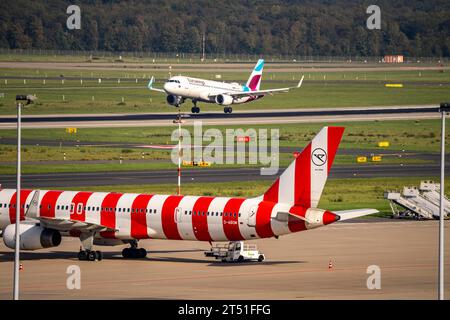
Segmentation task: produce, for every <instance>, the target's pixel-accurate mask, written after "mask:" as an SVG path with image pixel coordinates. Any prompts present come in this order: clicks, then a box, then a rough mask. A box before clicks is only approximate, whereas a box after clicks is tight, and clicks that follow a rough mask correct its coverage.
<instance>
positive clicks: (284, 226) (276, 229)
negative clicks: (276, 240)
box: [270, 203, 291, 236]
mask: <svg viewBox="0 0 450 320" xmlns="http://www.w3.org/2000/svg"><path fill="white" fill-rule="evenodd" d="M290 208H291V207H290V206H289V205H286V204H283V203H277V204H276V205H275V206H274V207H273V208H272V214H271V217H272V218H275V217H276V215H277V213H278V212H289V209H290ZM270 225H271V227H272V231H273V233H274V234H275V235H277V236H279V235H283V234H288V233H291V232H290V230H289V224H288V222H281V221H278V220H275V219H271V220H270Z"/></svg>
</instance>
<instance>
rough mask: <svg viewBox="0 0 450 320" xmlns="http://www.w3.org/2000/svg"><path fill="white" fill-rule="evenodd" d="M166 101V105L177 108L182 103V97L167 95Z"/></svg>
mask: <svg viewBox="0 0 450 320" xmlns="http://www.w3.org/2000/svg"><path fill="white" fill-rule="evenodd" d="M166 100H167V103H168V104H170V105H172V106H179V105H180V104H182V103H183V102H184V100H183V98H182V97H179V96H175V95H173V94H169V95H168V96H167V98H166Z"/></svg>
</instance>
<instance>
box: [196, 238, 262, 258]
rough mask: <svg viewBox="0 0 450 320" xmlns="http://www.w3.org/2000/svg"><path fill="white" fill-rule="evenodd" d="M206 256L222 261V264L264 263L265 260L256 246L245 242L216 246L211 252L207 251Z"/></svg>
mask: <svg viewBox="0 0 450 320" xmlns="http://www.w3.org/2000/svg"><path fill="white" fill-rule="evenodd" d="M205 256H206V257H214V258H216V259H221V260H222V262H244V261H258V262H263V261H264V259H265V256H264V254H262V253H261V252H259V251H258V248H257V246H256V244H246V243H244V241H232V242H229V243H227V244H216V245H214V246H212V247H211V250H210V251H205Z"/></svg>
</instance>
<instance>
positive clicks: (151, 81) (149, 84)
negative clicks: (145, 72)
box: [147, 76, 155, 90]
mask: <svg viewBox="0 0 450 320" xmlns="http://www.w3.org/2000/svg"><path fill="white" fill-rule="evenodd" d="M153 82H155V77H153V76H152V78H151V79H150V81H149V82H148V85H147V88H149V89H150V90H152V89H153Z"/></svg>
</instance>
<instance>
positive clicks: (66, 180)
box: [0, 164, 440, 189]
mask: <svg viewBox="0 0 450 320" xmlns="http://www.w3.org/2000/svg"><path fill="white" fill-rule="evenodd" d="M282 171H283V170H282V169H281V170H279V172H278V175H279V174H281V172H282ZM439 172H440V171H439V164H409V165H403V166H401V165H400V164H395V165H383V164H380V165H373V164H362V165H361V164H360V165H345V166H335V167H333V168H332V170H331V173H330V179H336V178H376V177H378V178H383V177H412V176H416V177H430V178H431V177H437V176H439ZM278 175H276V176H273V175H261V174H260V169H259V168H233V169H214V168H203V169H201V168H198V169H185V170H183V171H182V183H189V182H197V183H198V182H200V183H202V182H204V183H207V182H230V181H254V180H275V179H276V177H277V176H278ZM176 182H177V170H176V168H174V169H173V170H155V171H120V172H118V171H114V172H113V171H110V172H82V173H46V174H26V175H23V176H22V187H24V188H40V189H42V188H59V187H61V188H68V187H89V186H109V185H142V184H165V183H168V184H171V183H173V184H175V183H176ZM0 183H1V184H2V188H15V186H16V177H15V175H1V176H0Z"/></svg>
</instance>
